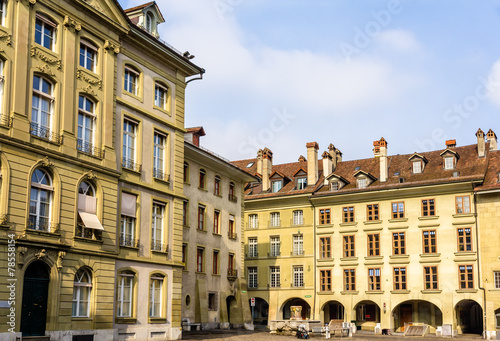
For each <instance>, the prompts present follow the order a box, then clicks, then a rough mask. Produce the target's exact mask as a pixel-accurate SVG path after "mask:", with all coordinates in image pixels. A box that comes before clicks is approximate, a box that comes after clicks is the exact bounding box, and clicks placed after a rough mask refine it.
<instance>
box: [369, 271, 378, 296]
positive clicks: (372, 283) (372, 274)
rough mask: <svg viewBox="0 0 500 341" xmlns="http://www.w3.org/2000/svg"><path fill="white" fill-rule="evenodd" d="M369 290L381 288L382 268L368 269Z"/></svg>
mask: <svg viewBox="0 0 500 341" xmlns="http://www.w3.org/2000/svg"><path fill="white" fill-rule="evenodd" d="M368 290H372V291H373V290H380V268H374V269H368Z"/></svg>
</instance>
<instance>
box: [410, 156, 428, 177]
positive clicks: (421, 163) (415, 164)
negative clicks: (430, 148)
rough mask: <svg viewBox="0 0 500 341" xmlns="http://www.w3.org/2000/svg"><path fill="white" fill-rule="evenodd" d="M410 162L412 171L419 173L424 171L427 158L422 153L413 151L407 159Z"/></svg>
mask: <svg viewBox="0 0 500 341" xmlns="http://www.w3.org/2000/svg"><path fill="white" fill-rule="evenodd" d="M408 161H410V162H411V163H412V173H413V174H420V173H422V172H423V171H424V168H425V165H426V164H427V162H428V161H427V159H426V158H425V156H423V155H419V154H417V153H413V155H412V156H410V158H409V159H408Z"/></svg>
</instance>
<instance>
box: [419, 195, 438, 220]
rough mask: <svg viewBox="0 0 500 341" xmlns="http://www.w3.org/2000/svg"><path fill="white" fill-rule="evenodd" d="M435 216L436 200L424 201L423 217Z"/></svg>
mask: <svg viewBox="0 0 500 341" xmlns="http://www.w3.org/2000/svg"><path fill="white" fill-rule="evenodd" d="M434 215H436V207H435V204H434V199H424V200H422V217H430V216H434Z"/></svg>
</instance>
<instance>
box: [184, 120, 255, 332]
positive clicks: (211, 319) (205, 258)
mask: <svg viewBox="0 0 500 341" xmlns="http://www.w3.org/2000/svg"><path fill="white" fill-rule="evenodd" d="M204 135H205V132H204V130H203V128H202V127H197V128H188V129H187V133H186V135H185V138H186V141H185V145H184V157H185V161H184V179H183V180H184V195H185V199H184V201H183V220H182V225H183V226H184V233H183V239H182V257H183V258H182V261H183V263H184V268H183V274H182V318H183V321H184V322H183V323H184V325H185V326H186V327H187V326H189V324H195V325H199V326H200V327H201V328H202V329H204V330H206V329H214V328H222V329H229V328H238V327H244V328H248V329H253V325H252V320H251V316H250V307H249V301H248V300H249V299H248V295H247V283H246V280H245V273H244V267H243V264H244V258H243V240H244V238H245V236H244V230H243V228H242V226H243V219H244V216H243V213H244V201H243V193H244V185H245V184H246V183H247V182H252V181H257V178H255V177H253V176H251V175H249V174H248V173H246V172H243V171H242V170H240V169H239V168H237V167H235V166H233V165H232V164H231V163H229V161H227V160H225V159H224V158H222V157H220V156H218V155H216V154H214V153H213V152H211V151H209V150H207V149H205V148H203V147H201V146H200V137H201V136H204Z"/></svg>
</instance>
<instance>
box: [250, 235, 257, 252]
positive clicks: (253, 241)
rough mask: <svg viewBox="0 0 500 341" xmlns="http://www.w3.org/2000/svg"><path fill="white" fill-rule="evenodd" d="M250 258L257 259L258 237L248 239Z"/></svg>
mask: <svg viewBox="0 0 500 341" xmlns="http://www.w3.org/2000/svg"><path fill="white" fill-rule="evenodd" d="M248 257H257V237H251V238H248Z"/></svg>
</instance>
